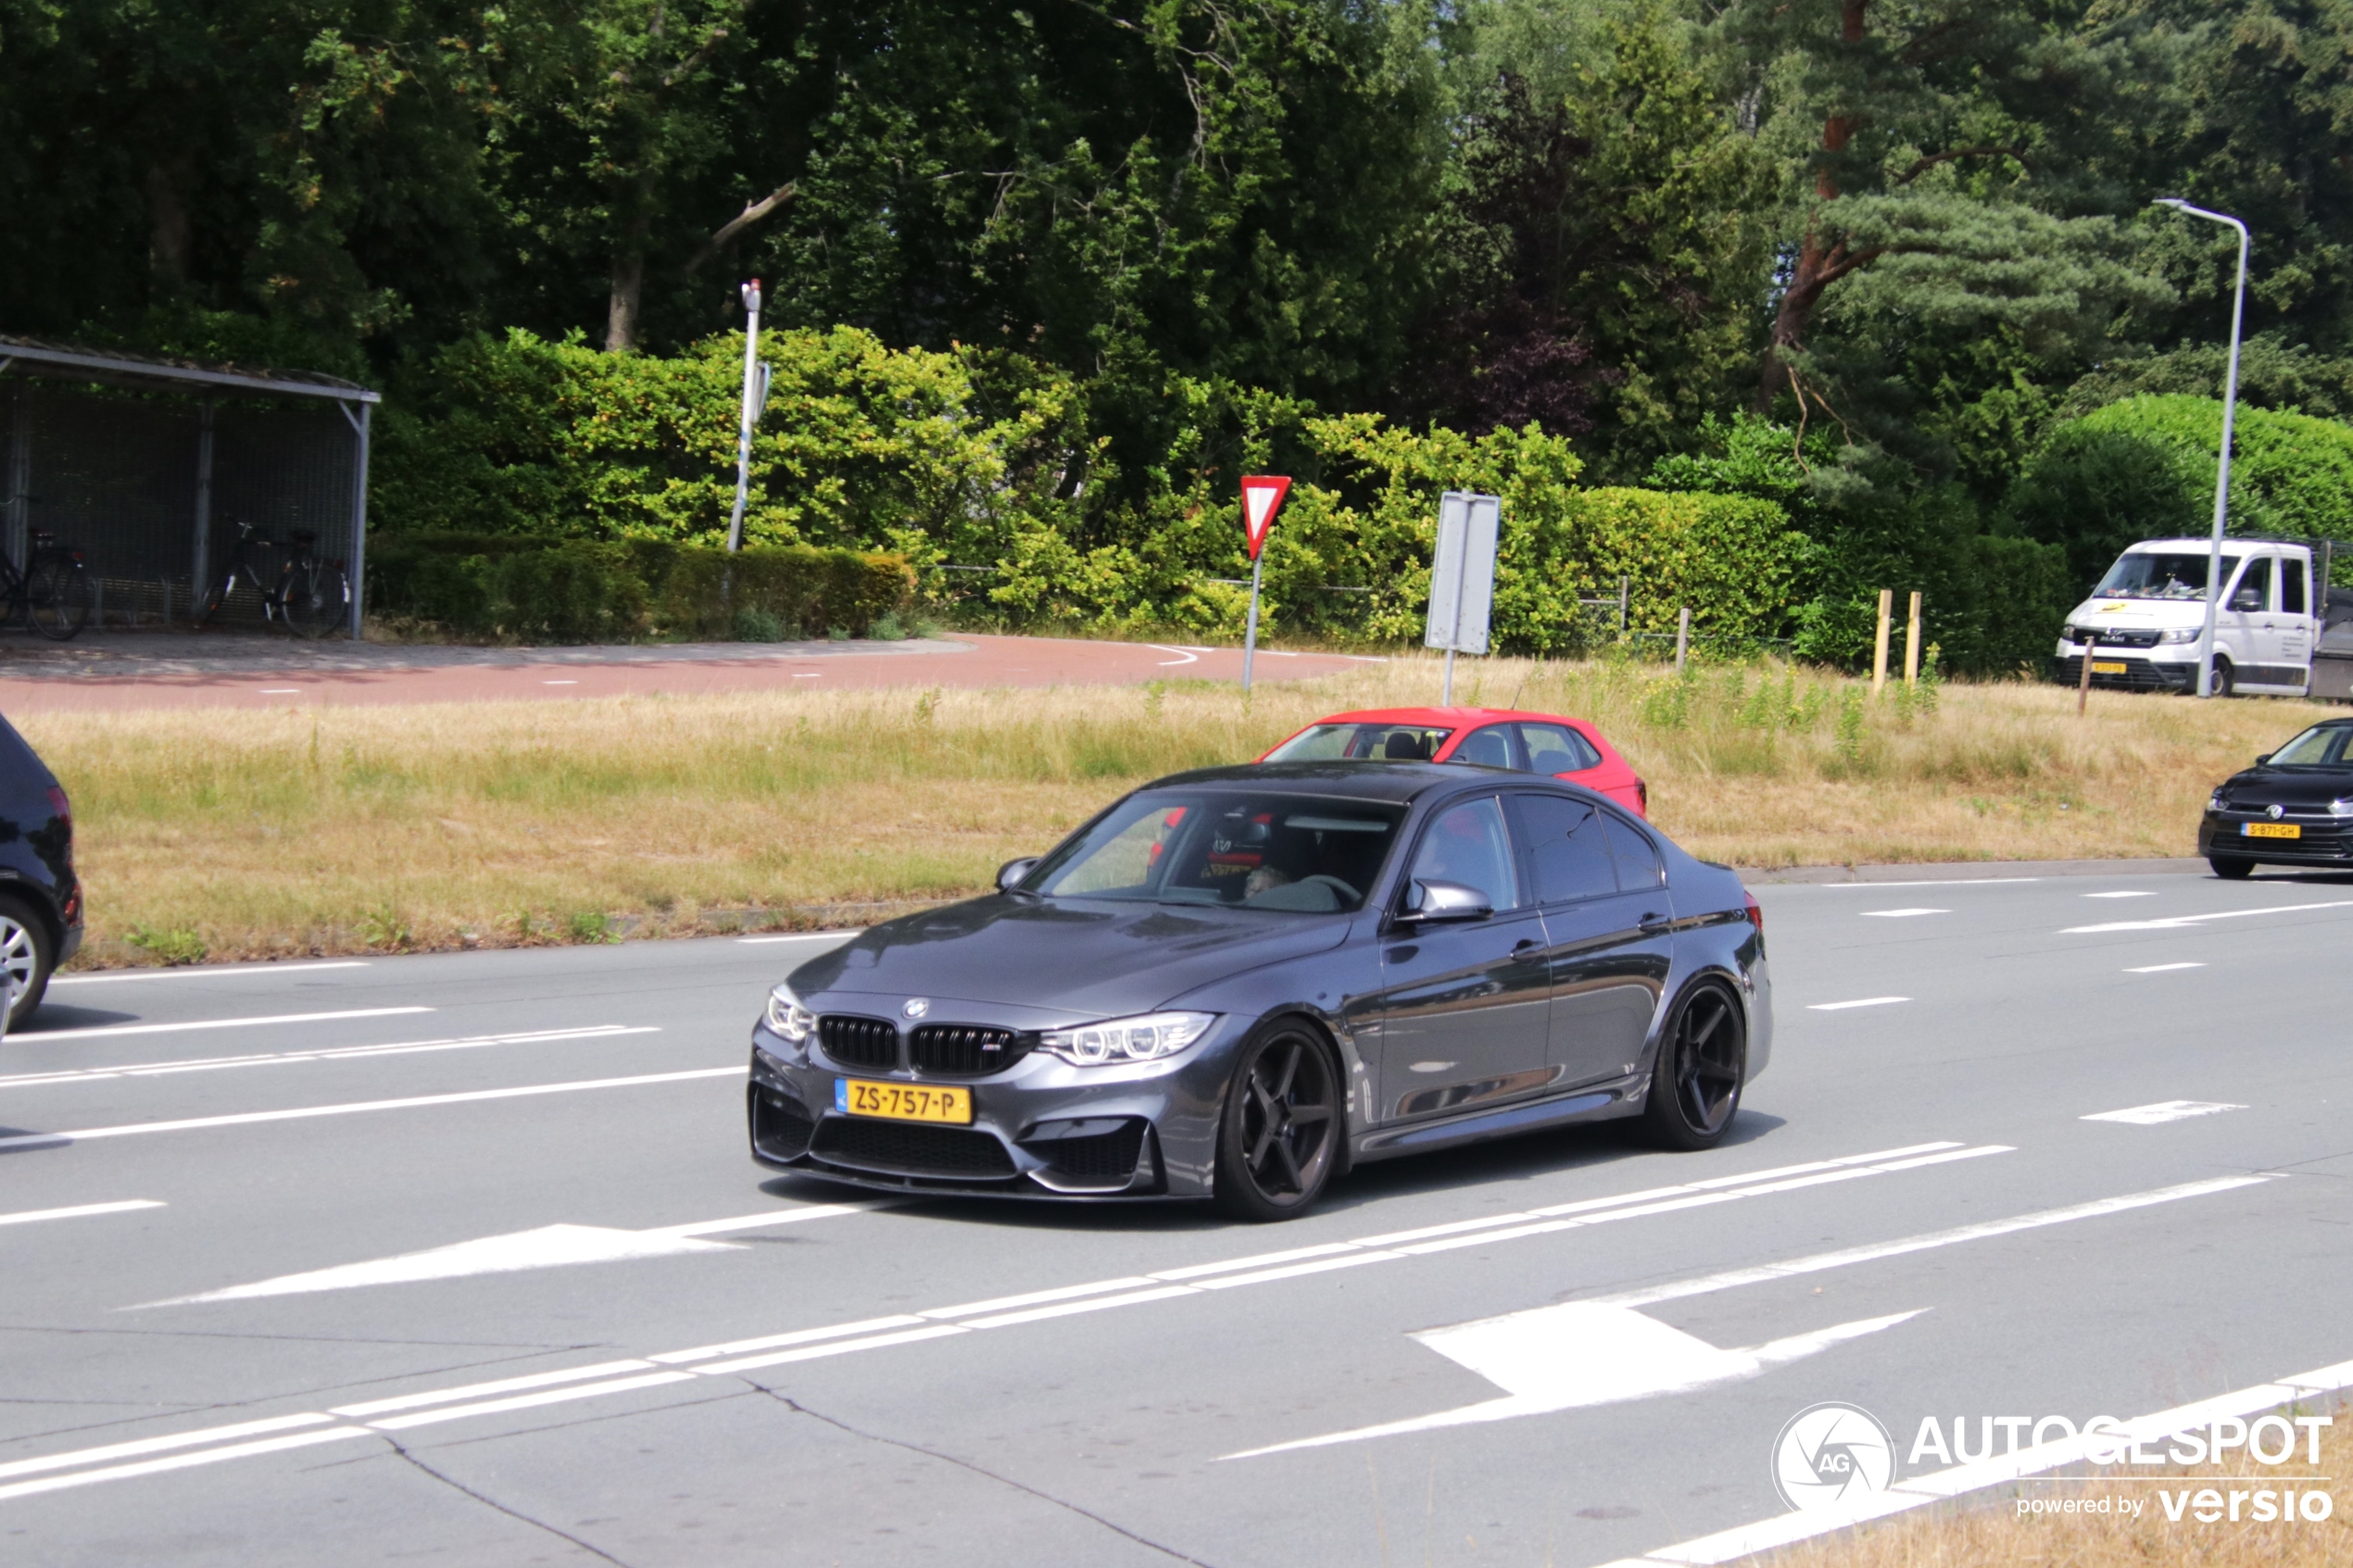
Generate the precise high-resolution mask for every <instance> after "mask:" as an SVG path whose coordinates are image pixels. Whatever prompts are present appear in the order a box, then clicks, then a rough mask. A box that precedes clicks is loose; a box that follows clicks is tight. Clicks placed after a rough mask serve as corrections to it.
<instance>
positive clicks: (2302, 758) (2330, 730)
mask: <svg viewBox="0 0 2353 1568" xmlns="http://www.w3.org/2000/svg"><path fill="white" fill-rule="evenodd" d="M2348 744H2353V724H2315V725H2313V726H2312V727H2311V728H2310V729H2309V730H2307V731H2305V732H2304V733H2303V734H2300V735H2298V736H2296V738H2295V739H2294V740H2292V741H2290V742H2288V743H2287V744H2286V745H2285V746H2282V747H2280V748H2279V749H2278V750H2277V751H2274V752H2273V753H2271V766H2272V767H2274V768H2325V767H2327V766H2329V765H2330V764H2332V763H2335V762H2339V761H2342V760H2344V758H2345V753H2346V749H2347V745H2348Z"/></svg>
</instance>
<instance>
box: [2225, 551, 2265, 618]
mask: <svg viewBox="0 0 2353 1568" xmlns="http://www.w3.org/2000/svg"><path fill="white" fill-rule="evenodd" d="M2231 608H2233V609H2245V610H2249V611H2253V610H2262V609H2269V608H2271V557H2269V556H2259V557H2257V558H2255V559H2253V560H2251V561H2249V562H2247V563H2246V576H2244V577H2242V578H2240V579H2239V581H2238V586H2237V587H2235V588H2233V589H2232V590H2231Z"/></svg>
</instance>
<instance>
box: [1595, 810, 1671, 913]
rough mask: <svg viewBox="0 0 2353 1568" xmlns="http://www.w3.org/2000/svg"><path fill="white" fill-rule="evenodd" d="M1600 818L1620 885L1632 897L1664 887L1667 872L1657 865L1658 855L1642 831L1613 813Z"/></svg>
mask: <svg viewBox="0 0 2353 1568" xmlns="http://www.w3.org/2000/svg"><path fill="white" fill-rule="evenodd" d="M1601 818H1602V828H1603V831H1604V833H1605V834H1608V837H1609V853H1610V859H1614V860H1616V861H1617V885H1618V886H1619V887H1620V888H1622V889H1624V890H1625V891H1626V892H1629V893H1631V892H1634V891H1635V890H1637V889H1638V888H1645V887H1662V886H1665V885H1666V883H1667V868H1666V867H1665V866H1662V865H1660V864H1659V863H1658V851H1657V850H1656V849H1655V848H1653V847H1651V841H1650V839H1649V838H1648V837H1646V836H1644V834H1642V830H1641V829H1639V828H1637V827H1636V826H1635V825H1634V824H1633V823H1631V822H1628V821H1627V820H1626V819H1625V818H1623V817H1621V816H1619V815H1617V813H1616V812H1614V811H1604V812H1602V813H1601Z"/></svg>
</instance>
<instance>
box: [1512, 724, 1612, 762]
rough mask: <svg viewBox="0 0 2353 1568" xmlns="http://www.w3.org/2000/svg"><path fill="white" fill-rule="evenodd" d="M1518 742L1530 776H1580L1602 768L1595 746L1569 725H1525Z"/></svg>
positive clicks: (1522, 727)
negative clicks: (1547, 774)
mask: <svg viewBox="0 0 2353 1568" xmlns="http://www.w3.org/2000/svg"><path fill="white" fill-rule="evenodd" d="M1519 739H1520V744H1521V745H1522V746H1526V747H1528V771H1529V772H1531V773H1578V772H1582V771H1585V770H1586V769H1588V768H1598V767H1600V766H1601V765H1602V754H1601V753H1600V752H1598V751H1596V750H1594V749H1593V743H1592V741H1589V740H1587V739H1586V738H1585V737H1584V736H1583V735H1580V734H1578V733H1577V732H1576V731H1575V730H1572V729H1570V728H1569V727H1568V726H1567V725H1566V724H1522V725H1520V726H1519Z"/></svg>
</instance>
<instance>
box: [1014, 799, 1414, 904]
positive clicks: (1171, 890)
mask: <svg viewBox="0 0 2353 1568" xmlns="http://www.w3.org/2000/svg"><path fill="white" fill-rule="evenodd" d="M1404 815H1405V812H1404V809H1403V807H1399V806H1378V805H1369V804H1367V803H1365V802H1364V801H1361V800H1325V799H1318V798H1314V797H1305V796H1297V795H1236V794H1223V793H1220V794H1210V793H1207V792H1205V791H1187V790H1154V791H1152V792H1151V794H1149V795H1139V796H1137V797H1134V798H1132V799H1130V800H1126V801H1124V802H1122V803H1121V805H1120V806H1119V808H1118V809H1116V810H1114V811H1113V812H1112V813H1111V814H1110V815H1109V816H1107V817H1105V818H1103V820H1102V821H1101V822H1097V823H1096V824H1095V825H1094V826H1093V827H1091V828H1088V830H1087V831H1086V832H1085V833H1083V834H1079V836H1078V837H1076V839H1073V840H1072V841H1071V842H1070V843H1068V844H1066V845H1064V846H1063V847H1062V848H1060V849H1058V850H1056V851H1055V852H1054V853H1053V854H1052V855H1051V856H1050V857H1048V858H1047V859H1046V860H1045V862H1044V863H1043V864H1041V865H1040V866H1039V867H1038V869H1037V870H1036V871H1035V872H1031V873H1030V874H1029V876H1028V878H1027V879H1026V880H1025V881H1024V882H1023V884H1022V887H1023V889H1024V891H1026V892H1030V893H1041V894H1044V895H1046V896H1048V897H1061V898H1117V899H1124V900H1129V901H1133V902H1138V903H1147V904H1216V905H1220V906H1223V907H1225V908H1228V909H1273V910H1279V911H1282V912H1285V913H1290V914H1338V913H1340V912H1342V911H1344V910H1348V909H1355V908H1357V907H1358V906H1359V905H1361V904H1362V903H1364V901H1365V893H1366V892H1367V891H1369V890H1370V889H1371V887H1372V885H1373V879H1374V878H1375V877H1376V876H1378V874H1379V873H1380V866H1381V861H1382V859H1385V858H1386V857H1387V855H1388V854H1389V846H1390V841H1391V840H1392V839H1394V838H1395V837H1396V836H1397V824H1398V823H1399V822H1401V821H1403V818H1404Z"/></svg>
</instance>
